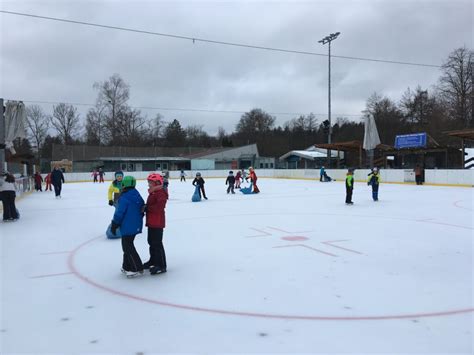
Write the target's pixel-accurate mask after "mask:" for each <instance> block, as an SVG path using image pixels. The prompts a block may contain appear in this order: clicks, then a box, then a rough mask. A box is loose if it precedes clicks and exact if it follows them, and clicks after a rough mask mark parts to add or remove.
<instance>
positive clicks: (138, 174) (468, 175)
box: [64, 169, 474, 187]
mask: <svg viewBox="0 0 474 355" xmlns="http://www.w3.org/2000/svg"><path fill="white" fill-rule="evenodd" d="M255 171H256V172H257V176H258V177H259V178H276V179H308V180H313V179H314V180H319V169H306V170H305V169H256V170H255ZM369 172H370V170H369V169H356V170H355V180H356V181H367V175H368V174H369ZM149 173H150V172H146V171H135V172H125V175H132V176H134V177H135V178H136V179H138V180H145V179H146V177H147V176H148V174H149ZM185 173H186V175H187V176H186V180H189V179H191V180H192V179H193V178H194V176H195V175H196V171H189V170H188V171H185ZM200 173H201V175H202V177H204V178H223V179H225V178H226V177H227V175H228V173H229V170H201V171H200ZM235 173H236V170H234V174H235ZM326 173H327V174H328V175H329V176H330V177H331V178H333V179H336V180H339V181H343V180H344V179H345V177H346V173H347V170H346V169H326ZM380 174H381V179H382V182H389V183H412V184H414V176H413V171H412V170H403V169H381V170H380ZM64 178H65V180H66V182H83V181H91V182H92V176H91V173H65V174H64ZM179 178H180V171H170V179H179ZM104 179H105V180H106V181H112V180H113V179H114V172H106V173H105V176H104ZM425 183H426V184H433V185H453V186H469V187H474V169H472V170H462V169H453V170H441V169H433V170H428V169H427V170H425Z"/></svg>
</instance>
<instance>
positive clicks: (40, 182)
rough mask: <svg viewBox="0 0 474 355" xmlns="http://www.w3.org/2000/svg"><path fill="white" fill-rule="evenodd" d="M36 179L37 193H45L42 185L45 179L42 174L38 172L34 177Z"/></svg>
mask: <svg viewBox="0 0 474 355" xmlns="http://www.w3.org/2000/svg"><path fill="white" fill-rule="evenodd" d="M34 178H35V190H36V191H43V188H42V187H41V185H42V184H43V178H42V177H41V174H40V173H39V172H36V173H35V175H34Z"/></svg>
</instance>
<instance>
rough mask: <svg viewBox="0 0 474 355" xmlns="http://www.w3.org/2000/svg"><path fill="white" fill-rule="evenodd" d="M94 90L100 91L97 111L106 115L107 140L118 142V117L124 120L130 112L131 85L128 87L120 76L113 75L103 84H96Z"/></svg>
mask: <svg viewBox="0 0 474 355" xmlns="http://www.w3.org/2000/svg"><path fill="white" fill-rule="evenodd" d="M93 88H94V89H96V90H98V96H97V100H96V111H97V112H99V111H101V110H103V112H104V113H105V131H104V134H105V136H106V139H107V140H108V141H109V142H110V141H117V140H118V138H119V136H120V133H119V132H118V130H119V128H118V126H117V117H119V116H120V118H121V119H123V117H124V116H126V115H127V112H128V111H130V108H129V107H128V104H127V101H128V99H129V97H130V85H128V84H127V83H126V82H125V81H124V80H123V79H122V78H121V76H120V75H119V74H113V75H112V76H111V77H110V78H109V79H107V80H106V81H103V82H96V83H94V85H93Z"/></svg>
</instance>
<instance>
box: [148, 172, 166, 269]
mask: <svg viewBox="0 0 474 355" xmlns="http://www.w3.org/2000/svg"><path fill="white" fill-rule="evenodd" d="M147 181H148V193H149V195H148V198H147V200H146V205H145V211H146V226H147V227H148V245H149V246H150V248H149V250H150V260H148V261H147V262H145V263H144V264H143V268H144V269H150V274H152V275H155V274H162V273H165V272H166V254H165V248H164V247H163V229H164V228H165V207H166V202H167V201H168V192H167V191H166V190H165V189H164V188H163V177H162V176H161V175H160V174H156V173H154V174H150V175H149V176H148V178H147Z"/></svg>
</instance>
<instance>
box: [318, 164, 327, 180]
mask: <svg viewBox="0 0 474 355" xmlns="http://www.w3.org/2000/svg"><path fill="white" fill-rule="evenodd" d="M324 174H326V170H325V169H324V165H323V166H322V167H321V169H319V181H320V182H324Z"/></svg>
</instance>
